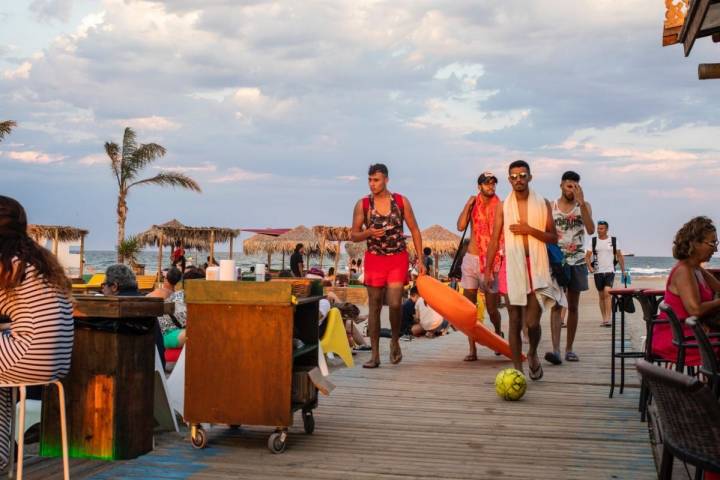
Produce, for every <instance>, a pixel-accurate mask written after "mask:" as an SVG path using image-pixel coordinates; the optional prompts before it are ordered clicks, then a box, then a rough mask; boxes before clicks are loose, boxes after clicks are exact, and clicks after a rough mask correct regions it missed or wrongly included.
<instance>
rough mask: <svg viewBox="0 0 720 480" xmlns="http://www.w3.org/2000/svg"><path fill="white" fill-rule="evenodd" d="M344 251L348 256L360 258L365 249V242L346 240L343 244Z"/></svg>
mask: <svg viewBox="0 0 720 480" xmlns="http://www.w3.org/2000/svg"><path fill="white" fill-rule="evenodd" d="M345 251H346V252H347V254H348V255H349V256H350V258H355V259H357V258H360V257H362V256H363V255H365V252H366V251H367V242H348V243H346V244H345Z"/></svg>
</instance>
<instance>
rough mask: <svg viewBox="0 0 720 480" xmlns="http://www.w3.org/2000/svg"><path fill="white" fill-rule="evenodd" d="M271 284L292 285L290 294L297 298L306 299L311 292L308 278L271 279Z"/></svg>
mask: <svg viewBox="0 0 720 480" xmlns="http://www.w3.org/2000/svg"><path fill="white" fill-rule="evenodd" d="M271 282H273V283H275V282H277V283H289V284H290V285H292V294H293V295H295V297H297V298H307V297H309V296H310V293H311V291H312V282H313V281H312V280H311V279H309V278H273V279H272V280H271Z"/></svg>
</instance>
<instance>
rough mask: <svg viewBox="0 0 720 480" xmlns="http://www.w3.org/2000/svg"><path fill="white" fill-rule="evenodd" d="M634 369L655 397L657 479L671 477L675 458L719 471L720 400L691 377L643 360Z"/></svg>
mask: <svg viewBox="0 0 720 480" xmlns="http://www.w3.org/2000/svg"><path fill="white" fill-rule="evenodd" d="M637 369H638V371H639V372H640V374H641V375H642V377H643V380H644V381H646V382H647V384H648V387H649V388H650V391H651V392H652V394H653V397H654V399H655V405H656V407H657V413H658V419H659V423H660V428H661V429H662V438H663V453H662V462H661V465H660V473H659V474H658V478H660V479H663V480H665V479H670V478H672V469H673V461H674V459H675V458H678V459H679V460H681V461H683V462H685V463H689V464H691V465H694V466H695V478H696V479H702V478H703V472H716V473H720V403H718V402H717V400H716V399H715V396H714V395H713V394H712V392H711V391H710V389H709V388H708V387H706V386H705V385H703V383H702V382H701V381H700V380H698V379H697V378H694V377H689V376H687V375H683V374H682V373H680V372H675V371H672V370H668V369H666V368H663V367H659V366H657V365H654V364H652V363H649V362H646V361H644V360H639V361H638V362H637Z"/></svg>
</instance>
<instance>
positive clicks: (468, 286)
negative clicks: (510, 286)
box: [460, 253, 498, 293]
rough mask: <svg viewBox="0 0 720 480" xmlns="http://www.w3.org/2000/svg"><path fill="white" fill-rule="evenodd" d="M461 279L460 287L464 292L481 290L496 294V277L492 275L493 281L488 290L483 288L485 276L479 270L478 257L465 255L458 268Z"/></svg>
mask: <svg viewBox="0 0 720 480" xmlns="http://www.w3.org/2000/svg"><path fill="white" fill-rule="evenodd" d="M460 271H461V272H462V278H461V279H460V286H462V288H463V289H465V290H483V291H486V292H488V293H497V292H498V277H497V275H493V280H492V282H491V284H490V285H489V286H488V288H485V275H484V274H483V272H482V270H481V268H480V257H478V256H477V255H473V254H470V253H466V254H465V257H464V258H463V262H462V265H461V266H460Z"/></svg>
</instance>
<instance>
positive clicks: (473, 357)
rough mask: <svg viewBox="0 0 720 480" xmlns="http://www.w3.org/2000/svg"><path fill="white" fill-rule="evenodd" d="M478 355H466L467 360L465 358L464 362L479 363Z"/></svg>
mask: <svg viewBox="0 0 720 480" xmlns="http://www.w3.org/2000/svg"><path fill="white" fill-rule="evenodd" d="M477 358H478V357H477V354H475V355H473V354H472V353H470V354H468V355H465V358H463V362H476V361H477Z"/></svg>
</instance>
